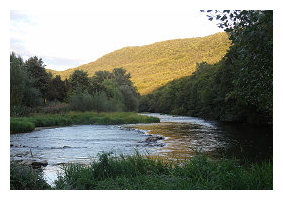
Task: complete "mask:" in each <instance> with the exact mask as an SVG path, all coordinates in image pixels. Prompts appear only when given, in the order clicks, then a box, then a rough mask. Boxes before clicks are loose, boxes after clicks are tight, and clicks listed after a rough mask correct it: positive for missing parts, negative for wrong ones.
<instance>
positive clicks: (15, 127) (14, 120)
mask: <svg viewBox="0 0 283 200" xmlns="http://www.w3.org/2000/svg"><path fill="white" fill-rule="evenodd" d="M159 121H160V120H159V118H156V117H148V116H143V115H138V114H136V113H131V112H113V113H109V112H108V113H95V112H69V113H64V114H37V115H33V116H30V117H11V119H10V132H11V133H24V132H30V131H33V130H34V128H35V127H50V126H67V125H73V124H99V125H108V124H136V123H156V122H159Z"/></svg>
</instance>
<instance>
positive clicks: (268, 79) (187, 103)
mask: <svg viewBox="0 0 283 200" xmlns="http://www.w3.org/2000/svg"><path fill="white" fill-rule="evenodd" d="M207 13H208V18H209V20H218V21H219V23H218V26H219V27H221V28H224V29H225V31H226V32H227V33H228V35H229V39H230V40H231V41H232V46H231V48H230V49H229V51H228V52H227V54H226V55H225V57H224V58H223V59H222V60H221V61H220V62H219V63H217V64H214V65H211V64H208V63H201V64H199V65H197V70H196V72H194V73H193V74H192V75H191V76H190V77H184V78H182V79H179V80H174V81H172V82H170V83H169V84H167V85H165V86H163V87H161V88H159V89H158V90H156V91H154V92H153V93H152V94H150V95H146V96H143V97H142V99H141V102H140V110H141V111H151V112H164V113H173V114H185V115H192V116H201V117H204V118H212V119H218V120H222V121H241V122H250V123H257V124H271V123H272V96H273V95H272V90H273V83H272V82H273V76H272V73H273V62H272V57H273V37H272V35H273V17H272V15H273V13H272V11H229V10H225V11H212V10H209V11H207Z"/></svg>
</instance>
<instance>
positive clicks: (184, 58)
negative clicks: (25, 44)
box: [48, 32, 230, 94]
mask: <svg viewBox="0 0 283 200" xmlns="http://www.w3.org/2000/svg"><path fill="white" fill-rule="evenodd" d="M229 46H230V41H229V40H228V36H227V34H226V33H224V32H223V33H216V34H214V35H210V36H207V37H202V38H189V39H175V40H168V41H162V42H157V43H154V44H150V45H145V46H136V47H125V48H122V49H119V50H116V51H114V52H111V53H109V54H106V55H104V56H102V57H101V58H99V59H97V60H96V61H95V62H91V63H88V64H84V65H82V66H79V67H76V68H73V69H68V70H66V71H62V72H61V71H53V70H48V71H49V72H52V74H54V75H60V76H61V77H62V78H63V79H66V78H69V77H70V76H71V74H72V73H73V72H74V71H75V70H83V71H86V72H87V73H88V75H89V76H92V75H93V74H94V73H95V72H97V71H103V70H106V71H109V72H110V71H112V70H113V69H114V68H117V67H121V66H123V68H124V69H126V70H127V71H128V72H130V73H131V75H132V78H131V80H132V81H133V83H134V84H135V86H136V87H137V89H138V91H139V93H140V94H147V93H150V92H152V91H153V90H154V89H156V88H158V87H160V86H162V85H164V84H166V83H168V82H169V81H171V80H173V79H176V78H180V77H183V76H188V75H190V74H192V73H193V72H194V71H195V70H196V63H200V62H207V63H209V64H214V63H216V62H218V61H219V60H221V59H222V58H223V56H224V55H225V53H226V52H227V50H228V48H229Z"/></svg>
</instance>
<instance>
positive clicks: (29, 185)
mask: <svg viewBox="0 0 283 200" xmlns="http://www.w3.org/2000/svg"><path fill="white" fill-rule="evenodd" d="M10 189H11V190H47V189H51V187H50V185H48V184H47V183H46V181H45V180H44V178H43V173H42V171H41V170H34V169H32V168H31V167H28V166H25V165H21V164H19V163H16V162H11V163H10Z"/></svg>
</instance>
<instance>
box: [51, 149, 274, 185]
mask: <svg viewBox="0 0 283 200" xmlns="http://www.w3.org/2000/svg"><path fill="white" fill-rule="evenodd" d="M63 171H64V172H63V174H61V175H60V176H59V178H58V180H57V181H56V182H55V184H56V189H76V190H80V189H84V190H90V189H107V190H108V189H111V190H112V189H130V190H144V189H146V190H167V189H168V190H249V189H253V190H254V189H256V190H261V189H272V188H273V183H272V182H273V180H272V174H273V172H272V163H271V162H269V161H266V162H263V163H260V164H244V165H240V164H239V163H237V161H235V160H225V159H222V160H220V161H209V160H208V159H207V157H205V156H203V155H199V156H196V157H194V158H192V159H191V160H188V161H185V162H184V163H181V164H180V163H179V164H178V163H169V162H164V161H161V160H160V159H153V158H150V157H144V156H141V155H139V154H137V155H135V156H129V157H124V156H121V157H119V158H118V157H113V156H111V155H110V154H106V153H105V154H102V155H100V157H99V160H98V161H94V162H93V163H91V165H80V164H71V165H66V166H64V168H63Z"/></svg>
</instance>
